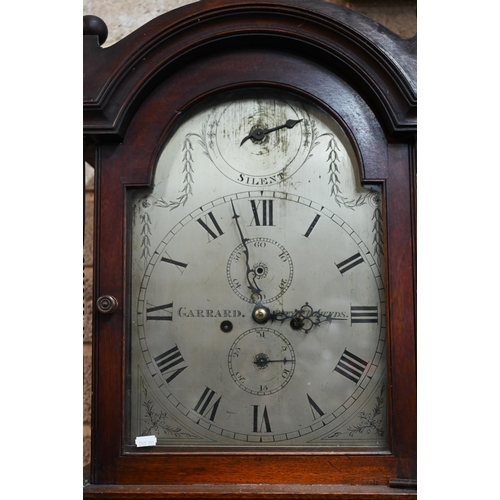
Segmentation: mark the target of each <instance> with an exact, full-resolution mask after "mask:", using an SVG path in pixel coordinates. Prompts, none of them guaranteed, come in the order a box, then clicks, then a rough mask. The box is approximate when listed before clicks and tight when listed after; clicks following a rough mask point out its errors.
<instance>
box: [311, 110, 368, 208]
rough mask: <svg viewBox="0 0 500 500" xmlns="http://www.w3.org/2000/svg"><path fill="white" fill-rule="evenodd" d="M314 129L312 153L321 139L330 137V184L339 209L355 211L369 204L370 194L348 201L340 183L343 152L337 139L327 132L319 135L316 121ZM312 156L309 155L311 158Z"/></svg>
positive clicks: (328, 160)
mask: <svg viewBox="0 0 500 500" xmlns="http://www.w3.org/2000/svg"><path fill="white" fill-rule="evenodd" d="M311 128H312V143H311V151H312V150H313V149H314V148H315V147H316V146H318V145H319V144H320V139H321V138H322V137H328V138H329V140H328V144H327V146H326V151H327V152H328V158H327V162H328V184H331V188H330V196H333V198H334V199H335V201H336V203H337V204H338V206H339V207H341V206H344V207H346V208H350V209H351V210H354V208H356V207H359V206H361V205H364V204H365V203H367V198H368V197H369V196H370V195H371V193H370V192H368V193H365V194H361V195H359V196H358V197H357V198H356V199H348V198H346V197H345V196H344V195H343V194H342V189H341V181H340V170H339V165H340V156H339V153H340V151H341V149H340V147H339V145H338V143H337V139H336V137H335V135H334V134H332V133H331V132H327V133H325V134H321V135H319V134H318V129H317V127H316V123H315V122H314V120H313V121H312V123H311ZM310 156H312V154H309V157H310Z"/></svg>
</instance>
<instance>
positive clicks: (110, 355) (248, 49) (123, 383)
mask: <svg viewBox="0 0 500 500" xmlns="http://www.w3.org/2000/svg"><path fill="white" fill-rule="evenodd" d="M97 26H98V27H99V28H100V29H102V24H100V23H99V22H97ZM86 33H87V34H86V35H85V36H84V136H85V143H86V145H87V146H88V147H87V152H86V154H87V158H88V159H89V160H91V161H92V163H93V164H94V165H95V167H96V176H95V177H96V185H95V199H96V205H95V231H94V234H95V236H94V238H95V239H94V252H95V258H94V299H95V301H97V300H98V298H100V297H114V298H116V302H117V307H116V308H115V309H114V310H113V311H111V312H110V311H106V310H105V309H104V310H103V311H102V310H101V312H99V311H97V310H96V311H95V313H94V325H93V401H92V448H91V457H92V458H91V475H90V484H89V485H88V486H87V487H86V488H85V489H84V492H85V493H84V494H85V497H86V498H94V497H95V498H97V496H99V495H105V496H104V498H125V497H126V498H132V497H133V498H145V497H147V498H173V497H174V495H177V496H179V497H183V496H184V497H187V496H189V495H192V496H196V494H197V493H196V491H198V493H200V491H202V490H203V488H201V489H200V488H198V489H197V488H196V487H194V486H193V485H197V484H198V485H199V484H210V485H212V486H210V487H208V488H206V489H205V490H204V491H205V493H200V495H204V496H205V497H210V495H213V496H212V497H217V495H220V494H221V492H225V494H227V495H229V494H230V492H231V495H234V497H237V496H238V493H237V490H238V488H240V490H239V491H240V493H239V494H240V495H244V494H245V493H241V491H243V490H241V487H239V486H238V485H240V486H241V484H243V483H246V484H248V483H252V484H255V485H257V484H267V485H268V486H267V487H262V488H261V489H260V490H259V489H258V488H257V489H256V488H255V487H252V488H250V487H249V488H247V493H246V494H247V495H250V491H251V494H252V495H255V496H259V495H260V496H264V495H268V497H273V495H277V494H278V491H279V488H280V487H279V486H278V484H283V485H285V486H283V487H282V488H283V489H282V491H289V492H290V491H293V488H292V487H291V486H290V485H303V486H297V488H296V490H295V491H296V492H297V495H298V494H299V492H300V491H301V492H302V493H300V494H301V495H306V494H307V495H309V496H308V498H313V497H314V495H324V494H326V490H324V487H323V486H322V485H326V484H329V485H332V486H331V489H330V490H328V491H329V492H330V493H328V494H329V495H330V496H331V497H332V498H333V497H335V498H354V497H353V496H348V495H350V494H348V493H346V492H345V491H344V490H342V488H343V487H341V485H354V486H355V487H356V488H357V489H353V490H351V492H352V494H356V495H358V496H357V497H356V498H364V496H363V495H365V494H366V495H368V494H373V495H375V496H374V498H398V495H400V496H399V497H400V498H403V496H404V497H406V496H409V495H410V496H413V495H414V491H412V490H406V489H400V488H398V487H396V488H391V487H389V485H395V486H402V485H413V484H414V482H415V480H416V367H415V357H416V353H415V344H416V342H415V333H416V332H415V294H414V289H415V181H414V177H415V137H416V84H415V79H416V70H415V65H416V54H415V52H416V50H415V49H416V40H414V39H411V40H404V39H401V38H399V37H397V36H396V35H394V34H393V33H391V32H389V31H388V30H386V29H385V28H383V27H382V26H380V25H378V24H377V23H375V22H373V21H371V20H369V19H367V18H365V17H363V16H361V15H358V14H356V13H355V12H353V11H350V10H348V9H345V8H342V7H339V6H336V5H332V4H328V3H324V2H318V1H314V0H311V1H300V2H299V1H292V0H276V1H264V0H261V1H256V2H255V1H254V2H247V1H240V0H237V1H232V2H229V1H222V0H211V1H201V2H197V3H195V4H191V5H188V6H186V7H183V8H181V9H177V10H175V11H172V12H169V13H167V14H164V15H163V16H160V17H158V18H156V19H155V20H153V21H151V22H150V23H148V24H146V25H145V26H144V27H143V28H141V29H140V30H137V31H136V32H134V33H132V34H131V35H129V36H128V37H126V38H125V39H123V40H121V41H120V42H118V43H116V44H115V45H113V46H111V47H109V48H106V49H103V48H101V47H100V45H99V36H98V30H95V28H87V31H86ZM255 88H258V89H264V90H266V91H272V92H277V93H286V95H294V96H296V97H297V98H298V99H304V100H307V101H308V102H310V103H312V104H314V105H315V106H317V107H319V108H321V109H322V110H324V111H325V112H326V113H328V114H330V115H331V116H332V117H333V118H334V119H335V120H336V121H337V122H338V123H339V124H341V126H342V128H343V130H344V132H345V134H346V136H347V137H348V138H349V141H350V143H351V144H352V146H353V149H354V153H355V156H356V159H357V163H358V164H359V168H360V171H359V176H360V178H361V179H362V182H363V183H364V184H366V185H368V184H372V185H377V186H379V187H380V189H381V192H382V193H383V196H382V199H383V215H384V231H383V234H384V247H385V251H384V258H385V277H384V280H385V290H386V300H385V304H386V311H385V313H386V318H387V366H388V373H387V378H388V384H387V386H388V387H389V390H388V403H387V405H388V406H387V408H388V429H389V436H388V448H387V449H386V450H385V451H377V452H374V451H371V450H370V449H353V450H349V449H345V448H343V449H342V450H340V451H338V450H335V449H334V448H327V449H321V450H317V449H311V448H307V449H300V448H290V449H286V450H283V449H277V448H272V447H269V448H258V447H256V448H245V449H238V448H235V449H230V450H228V449H227V448H226V449H223V448H220V449H218V448H215V449H214V448H210V449H203V447H195V448H192V449H191V448H190V449H188V448H183V447H175V448H171V449H170V450H169V451H167V452H165V451H164V449H163V448H160V449H159V450H154V449H149V451H148V452H140V451H138V450H134V448H133V447H132V446H128V445H127V444H126V443H127V439H126V434H127V431H128V429H127V424H126V420H127V419H126V415H127V411H128V402H127V401H128V399H127V391H128V390H129V388H130V387H129V380H128V370H129V368H128V360H129V357H128V356H129V354H128V351H129V348H130V335H131V329H130V315H131V289H130V278H131V276H130V259H131V255H130V248H131V247H130V245H131V242H130V231H129V227H130V221H131V211H130V210H131V207H130V193H132V192H133V191H134V190H135V189H138V188H145V187H147V186H150V185H151V183H152V180H153V178H154V171H155V165H156V162H157V158H158V156H159V154H160V152H161V150H162V147H163V145H164V143H165V140H166V139H167V138H168V137H169V134H171V132H172V131H173V130H175V128H176V127H177V126H178V124H179V123H180V122H181V120H182V117H183V116H184V115H185V114H186V113H189V112H190V111H191V110H192V109H195V108H196V106H197V105H199V104H200V103H202V102H203V101H205V100H206V99H209V98H214V97H215V96H217V95H221V94H222V93H229V92H239V91H245V90H248V89H255ZM273 484H274V485H275V486H274V487H273V486H271V485H273ZM113 485H115V486H113ZM118 485H121V486H118ZM127 485H138V486H137V488H136V493H134V494H135V495H136V496H126V495H132V493H131V491H132V490H131V489H130V488H129V487H128V486H127ZM148 485H149V486H148ZM151 485H157V486H155V487H153V486H151ZM161 485H163V486H161ZM182 485H185V487H184V489H183V486H182ZM287 485H288V486H287ZM308 485H309V486H308ZM311 485H317V487H316V489H314V487H313V486H311ZM370 485H372V486H370ZM218 488H219V489H218ZM220 488H222V489H220ZM266 488H267V490H266ZM269 488H271V489H269ZM290 488H292V489H290ZM307 488H312V489H307ZM370 488H372V489H371V490H370ZM381 488H382V489H381ZM306 490H307V492H306ZM368 490H369V491H368ZM209 491H212V493H209ZM147 492H148V493H147ZM92 495H94V496H92ZM106 495H107V496H106ZM120 495H122V496H120ZM141 495H146V496H145V497H144V496H141ZM147 495H149V497H148V496H147ZM341 495H347V496H344V497H342V496H341ZM377 495H378V496H377ZM99 497H100V498H102V496H99Z"/></svg>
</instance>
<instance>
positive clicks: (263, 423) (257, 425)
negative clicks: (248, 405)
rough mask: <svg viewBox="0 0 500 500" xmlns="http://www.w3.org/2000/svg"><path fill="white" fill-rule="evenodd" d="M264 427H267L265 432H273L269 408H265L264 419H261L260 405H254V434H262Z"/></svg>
mask: <svg viewBox="0 0 500 500" xmlns="http://www.w3.org/2000/svg"><path fill="white" fill-rule="evenodd" d="M259 418H260V421H259ZM263 427H265V432H272V430H271V423H270V422H269V415H268V414H267V406H264V411H263V412H262V417H260V412H259V405H253V432H262V428H263Z"/></svg>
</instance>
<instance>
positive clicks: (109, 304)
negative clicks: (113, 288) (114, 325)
mask: <svg viewBox="0 0 500 500" xmlns="http://www.w3.org/2000/svg"><path fill="white" fill-rule="evenodd" d="M96 307H97V310H98V311H99V312H100V313H103V314H111V313H114V312H115V311H116V310H117V309H118V301H117V300H116V298H115V297H113V296H112V295H102V296H101V297H99V298H98V299H97V302H96Z"/></svg>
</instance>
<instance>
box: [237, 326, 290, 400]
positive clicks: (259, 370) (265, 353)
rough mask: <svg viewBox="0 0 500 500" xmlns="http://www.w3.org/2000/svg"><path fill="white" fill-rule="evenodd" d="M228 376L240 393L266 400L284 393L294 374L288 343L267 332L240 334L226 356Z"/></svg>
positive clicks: (255, 331) (264, 329)
mask: <svg viewBox="0 0 500 500" xmlns="http://www.w3.org/2000/svg"><path fill="white" fill-rule="evenodd" d="M228 365H229V373H230V374H231V377H232V378H233V380H234V381H235V382H236V384H238V386H239V387H241V389H243V390H244V391H246V392H249V393H250V394H256V395H258V396H265V395H267V394H274V393H275V392H278V391H279V390H281V389H283V387H285V385H286V384H288V382H289V381H290V380H291V378H292V375H293V372H294V371H295V352H294V350H293V347H292V345H291V344H290V342H288V340H287V339H286V338H285V337H284V336H283V335H282V334H281V333H279V332H277V331H276V330H271V329H270V328H263V327H260V328H252V329H251V330H248V331H246V332H244V333H242V334H241V335H240V336H239V337H238V338H237V339H236V340H235V341H234V342H233V345H232V346H231V349H230V350H229V355H228Z"/></svg>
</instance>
